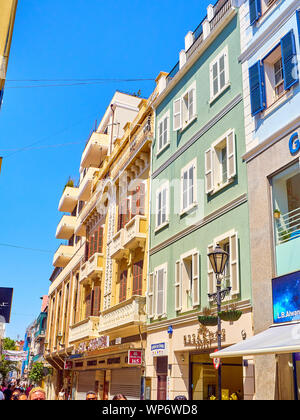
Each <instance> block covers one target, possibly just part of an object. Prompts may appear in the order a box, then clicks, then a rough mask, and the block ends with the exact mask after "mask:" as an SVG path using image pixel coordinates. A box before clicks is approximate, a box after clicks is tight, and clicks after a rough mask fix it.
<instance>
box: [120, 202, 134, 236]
mask: <svg viewBox="0 0 300 420" xmlns="http://www.w3.org/2000/svg"><path fill="white" fill-rule="evenodd" d="M130 219H131V215H130V199H129V198H127V197H125V198H123V199H122V200H120V202H119V208H118V231H119V230H121V229H123V228H124V227H125V225H126V224H127V223H128V222H129V221H130Z"/></svg>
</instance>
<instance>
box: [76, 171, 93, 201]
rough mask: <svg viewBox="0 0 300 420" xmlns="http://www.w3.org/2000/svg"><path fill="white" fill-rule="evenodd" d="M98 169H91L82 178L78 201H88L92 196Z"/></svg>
mask: <svg viewBox="0 0 300 420" xmlns="http://www.w3.org/2000/svg"><path fill="white" fill-rule="evenodd" d="M96 171H97V168H93V167H91V168H89V169H88V170H87V171H86V173H85V175H84V177H83V178H82V180H81V182H80V186H79V192H78V200H80V201H88V200H89V199H90V198H91V195H92V186H93V178H94V175H95V172H96Z"/></svg>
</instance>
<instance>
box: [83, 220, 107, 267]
mask: <svg viewBox="0 0 300 420" xmlns="http://www.w3.org/2000/svg"><path fill="white" fill-rule="evenodd" d="M103 232H104V228H103V225H97V226H96V227H95V228H93V229H92V230H91V232H90V233H89V235H88V242H87V245H86V247H87V248H86V253H87V259H89V258H90V257H91V256H93V255H94V254H96V253H99V254H102V252H103Z"/></svg>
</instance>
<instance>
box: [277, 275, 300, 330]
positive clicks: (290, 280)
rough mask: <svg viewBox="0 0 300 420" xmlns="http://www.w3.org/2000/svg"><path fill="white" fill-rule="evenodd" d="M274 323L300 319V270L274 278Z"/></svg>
mask: <svg viewBox="0 0 300 420" xmlns="http://www.w3.org/2000/svg"><path fill="white" fill-rule="evenodd" d="M273 313H274V323H275V324H281V323H283V322H291V321H297V320H300V271H298V272H296V273H293V274H289V275H287V276H282V277H277V278H276V279H273Z"/></svg>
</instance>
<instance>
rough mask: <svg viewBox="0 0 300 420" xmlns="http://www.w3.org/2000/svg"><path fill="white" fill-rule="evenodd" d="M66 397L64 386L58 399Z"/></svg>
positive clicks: (61, 399)
mask: <svg viewBox="0 0 300 420" xmlns="http://www.w3.org/2000/svg"><path fill="white" fill-rule="evenodd" d="M65 399H66V393H65V390H64V388H62V389H61V390H60V391H59V393H58V400H59V401H64V400H65Z"/></svg>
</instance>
